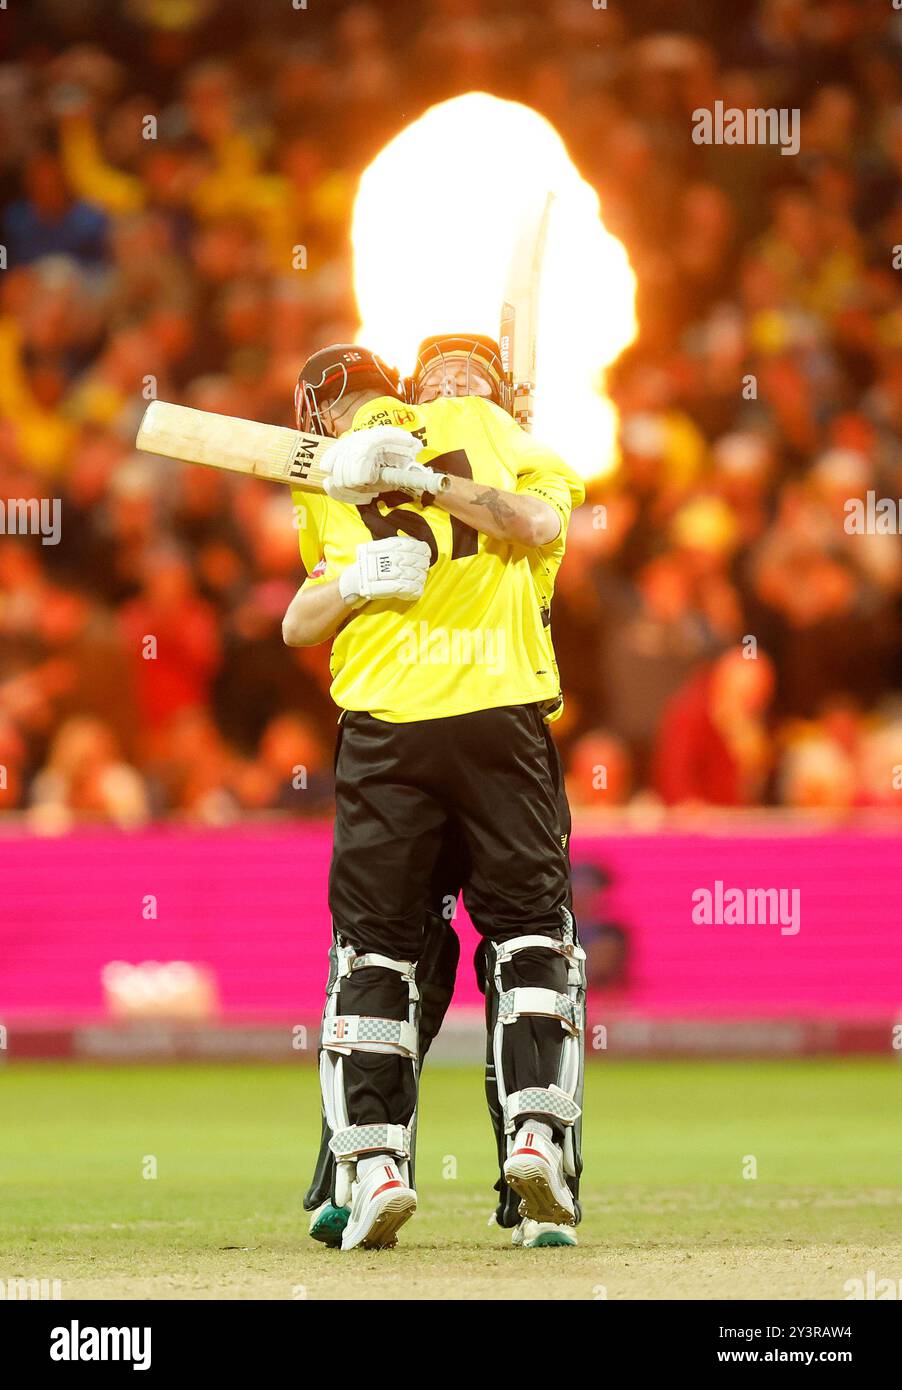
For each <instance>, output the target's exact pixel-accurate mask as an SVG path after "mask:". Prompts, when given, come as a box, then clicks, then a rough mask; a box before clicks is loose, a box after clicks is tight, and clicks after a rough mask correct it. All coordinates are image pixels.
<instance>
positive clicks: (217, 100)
mask: <svg viewBox="0 0 902 1390" xmlns="http://www.w3.org/2000/svg"><path fill="white" fill-rule="evenodd" d="M326 9H327V7H326V6H320V5H319V4H315V3H314V0H310V6H309V9H307V8H306V7H305V6H304V5H302V4H298V5H297V7H294V6H291V5H288V4H283V3H278V4H276V3H272V4H269V3H262V4H260V5H255V6H250V5H247V4H244V3H238V0H181V3H178V4H173V3H170V0H122V3H118V4H111V3H107V2H106V0H33V3H31V4H30V5H29V6H27V7H23V6H15V7H10V9H9V10H8V11H5V12H4V20H3V22H4V28H3V30H2V32H0V203H2V212H0V246H2V247H3V248H4V250H3V254H4V257H5V265H4V266H3V268H2V269H0V499H14V498H20V497H24V498H35V497H47V498H60V499H61V502H62V527H61V537H60V543H59V544H58V545H46V546H45V545H42V544H41V543H40V540H39V539H38V538H36V537H33V536H29V537H21V536H14V535H10V534H6V535H3V534H0V806H3V807H4V808H5V809H7V810H19V811H26V812H27V813H28V814H29V815H30V816H31V817H32V818H33V819H34V820H35V822H36V823H38V824H39V825H44V826H47V827H49V828H54V827H56V826H64V825H66V824H68V823H69V822H70V821H71V820H72V819H73V818H84V819H86V820H95V821H109V822H114V823H117V824H122V825H140V824H142V823H144V822H146V821H148V820H149V819H154V818H157V817H160V816H166V815H178V816H189V817H193V818H198V819H201V820H203V821H207V822H211V823H223V822H227V821H228V820H230V819H231V818H234V817H236V816H239V815H244V814H247V813H266V812H287V813H290V814H299V815H307V814H311V815H318V814H323V813H324V812H327V811H328V807H329V804H330V795H331V784H330V776H331V745H332V741H333V733H334V727H335V710H334V708H333V706H332V704H331V701H330V699H329V696H328V684H329V671H328V648H327V647H324V648H316V649H310V650H289V649H287V648H286V647H285V646H284V645H283V643H282V639H281V632H280V623H281V618H282V615H283V613H284V610H285V608H286V607H287V604H288V602H289V600H290V598H291V596H292V594H293V592H294V590H295V587H296V584H297V581H298V555H297V538H296V534H295V533H294V531H293V529H292V519H291V511H290V505H289V501H288V498H287V496H286V495H285V494H284V493H282V491H281V490H280V489H275V488H273V487H271V486H269V487H267V486H266V485H264V484H259V483H256V482H254V481H252V480H245V479H236V478H234V477H232V478H228V479H224V478H222V477H221V476H219V475H217V474H215V473H210V472H207V471H205V470H202V469H197V468H188V467H178V466H175V465H173V466H166V465H164V464H162V463H160V462H155V461H153V460H150V459H148V458H146V457H145V456H142V455H136V454H135V453H134V449H133V440H134V434H135V430H136V427H137V423H138V421H139V419H140V416H141V414H142V412H143V409H144V407H145V406H146V404H147V401H148V399H151V398H152V397H154V396H157V397H160V398H162V399H166V400H177V401H181V402H183V403H185V404H189V405H193V406H197V407H199V408H202V409H205V410H214V411H222V412H224V413H227V414H232V415H240V416H246V417H250V418H256V419H260V420H268V421H272V422H274V423H285V424H288V423H292V419H291V398H292V390H293V385H294V381H295V377H296V374H297V370H298V365H299V363H300V361H301V360H302V359H303V358H304V357H305V356H306V355H307V354H308V353H309V352H311V351H313V350H315V349H316V348H317V347H319V346H321V345H323V344H324V343H327V342H330V341H335V340H339V339H342V338H347V337H348V336H351V335H352V334H353V331H354V327H355V322H356V320H355V310H354V304H353V298H352V290H351V274H350V247H349V236H348V231H349V218H350V210H351V205H352V201H353V196H354V190H355V186H356V180H357V178H358V176H359V173H360V172H361V170H362V169H363V168H364V167H365V165H366V164H367V163H368V162H369V160H370V159H371V158H372V157H373V156H374V154H375V153H376V152H377V151H378V150H379V148H381V146H382V145H383V144H384V143H385V141H386V140H387V139H388V138H390V137H391V136H392V135H393V134H394V133H395V132H396V131H397V130H398V129H400V128H401V126H402V125H403V124H405V123H407V122H408V121H409V120H411V119H412V118H413V117H415V116H416V115H417V114H419V113H420V112H421V111H422V110H423V109H425V107H426V106H427V105H430V104H432V103H433V102H435V101H438V100H442V99H444V98H446V97H448V96H452V95H455V94H457V93H459V92H463V91H467V90H472V89H476V88H483V89H486V90H489V91H492V92H494V93H496V94H497V95H499V96H506V97H513V98H516V99H517V100H520V101H524V102H527V103H529V104H531V105H533V106H535V107H536V108H537V109H538V110H540V111H541V112H542V113H543V114H545V115H546V116H547V117H548V118H549V119H550V120H552V121H553V122H554V123H555V125H556V126H557V128H558V129H559V130H560V132H561V134H562V135H563V137H564V139H565V141H566V142H567V144H568V146H569V148H570V151H571V153H572V155H573V156H574V158H575V160H576V161H577V163H578V164H579V166H580V168H581V169H582V171H583V173H584V174H585V176H586V177H587V178H589V179H590V180H591V181H592V182H593V184H594V185H595V186H596V187H597V189H598V191H599V194H600V198H601V203H602V210H603V215H604V218H605V222H606V225H607V226H608V228H609V229H610V230H611V231H612V232H614V234H615V235H617V236H618V237H620V239H621V240H622V241H623V242H624V244H625V246H626V248H627V250H628V253H629V256H630V259H631V261H632V264H633V266H634V268H635V270H636V273H637V276H638V282H639V303H638V312H639V320H640V333H639V337H638V340H637V342H636V343H635V345H634V346H633V347H632V348H631V349H629V351H628V352H627V353H626V354H625V355H624V357H623V358H622V359H621V360H620V362H619V363H618V364H617V365H616V367H615V369H614V371H613V373H612V376H611V380H610V383H609V385H610V390H611V393H612V395H613V397H614V399H615V401H616V404H617V406H618V409H619V412H620V418H621V430H620V434H621V438H620V448H621V461H620V464H619V466H618V469H617V471H616V472H615V473H614V474H613V475H612V476H611V477H610V478H609V479H608V480H607V481H606V482H605V483H604V484H603V485H602V484H598V485H595V486H594V487H593V488H592V489H591V490H590V495H589V500H588V502H587V505H586V506H585V507H584V508H582V509H581V510H580V512H579V513H578V514H577V515H576V516H575V517H574V520H573V525H572V528H571V533H570V548H569V555H568V559H567V561H566V562H565V564H564V566H563V569H562V572H561V576H560V580H559V586H558V592H557V594H556V598H555V606H554V616H553V630H554V635H555V644H556V647H557V651H558V658H559V662H560V665H561V668H562V674H563V681H564V690H565V694H566V697H567V705H566V713H565V716H564V719H563V720H562V721H561V723H560V724H559V725H558V733H559V738H560V742H561V746H562V749H563V751H564V755H565V759H566V764H567V768H568V781H569V786H570V790H571V795H572V797H573V800H574V803H575V804H576V805H577V806H578V807H582V808H585V807H605V806H617V805H623V804H626V803H629V802H635V801H637V800H638V801H649V802H652V801H655V802H658V803H663V804H666V805H687V804H688V805H711V806H718V807H742V806H758V805H786V806H801V807H836V808H852V807H859V806H880V807H889V806H891V805H894V804H896V805H902V695H900V686H902V682H900V677H902V641H900V620H902V550H900V545H902V542H900V540H899V536H898V534H892V533H890V534H885V535H857V534H850V533H849V531H848V530H847V529H846V528H845V527H844V515H845V513H844V508H845V504H846V502H847V501H848V499H850V498H856V497H857V498H864V497H866V495H867V493H868V492H869V491H874V492H876V494H877V496H879V497H888V498H892V499H896V500H897V501H898V499H900V498H902V453H900V444H899V440H900V427H902V354H900V347H902V300H900V295H899V289H898V286H899V284H900V275H902V269H897V268H895V266H894V248H899V247H902V182H900V179H902V32H900V26H902V13H900V12H899V11H897V10H894V9H893V7H892V6H891V5H890V4H888V3H887V4H882V5H862V4H861V3H856V2H855V0H757V3H756V2H755V0H749V3H747V4H743V5H742V6H741V7H731V6H723V5H722V4H720V3H718V0H699V3H697V4H695V5H693V6H686V5H682V4H677V3H673V2H672V0H631V3H630V4H629V5H628V6H623V5H618V6H615V5H612V6H611V7H610V9H605V8H604V7H601V6H599V7H597V8H596V6H595V5H593V4H592V3H590V0H557V2H556V3H555V0H533V3H530V0H522V2H521V3H513V0H421V3H418V4H416V5H407V4H404V3H393V4H391V5H388V4H386V3H382V4H375V3H366V0H363V2H360V0H358V2H357V3H346V4H340V3H339V4H330V5H329V6H328V12H326ZM687 12H689V13H687ZM716 100H722V101H723V102H724V103H725V105H726V106H728V107H729V106H734V107H739V108H743V109H745V108H750V107H770V106H779V107H789V108H798V109H799V110H800V112H801V150H800V153H799V154H798V155H797V156H794V157H785V156H782V155H781V154H780V150H779V148H775V147H773V146H761V145H759V146H744V147H742V146H736V145H717V144H713V145H708V146H705V145H698V144H695V143H694V142H693V141H692V138H691V131H692V112H693V111H694V110H696V109H697V108H701V107H706V108H710V107H712V106H713V104H714V102H715V101H716ZM503 157H504V152H503V150H499V151H498V158H499V160H500V159H503ZM299 246H303V247H304V254H303V257H302V263H299V260H298V255H297V249H296V248H297V247H299ZM898 260H899V252H898V250H897V251H896V261H897V263H898ZM460 327H466V325H460ZM374 346H376V347H378V344H374ZM10 529H11V528H10V527H8V526H7V528H6V530H7V532H8V531H9V530H10ZM148 642H151V643H155V647H154V648H153V650H152V651H151V650H149V649H148ZM148 656H150V657H152V659H147V658H148Z"/></svg>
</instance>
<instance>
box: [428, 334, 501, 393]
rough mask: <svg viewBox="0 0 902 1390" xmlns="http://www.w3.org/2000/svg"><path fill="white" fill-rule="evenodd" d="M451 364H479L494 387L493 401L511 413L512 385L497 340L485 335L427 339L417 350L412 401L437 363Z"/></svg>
mask: <svg viewBox="0 0 902 1390" xmlns="http://www.w3.org/2000/svg"><path fill="white" fill-rule="evenodd" d="M449 360H457V361H464V362H467V363H470V362H473V363H475V364H476V365H477V366H478V367H479V368H480V370H481V372H482V375H483V376H484V378H485V379H486V381H487V382H488V383H489V385H490V387H491V392H492V394H491V399H492V400H493V401H494V402H495V404H496V405H500V406H502V407H503V408H504V409H505V410H510V409H511V391H510V381H509V379H508V376H507V373H506V372H505V370H504V365H503V363H502V361H501V349H500V348H499V347H498V344H497V343H496V342H495V340H494V338H488V337H486V336H485V335H484V334H482V333H437V334H435V335H434V336H433V337H431V338H424V339H423V341H422V342H421V343H420V346H419V347H418V348H417V364H416V366H415V368H414V370H413V375H412V376H411V378H410V386H409V391H410V395H411V398H412V399H414V400H415V399H416V394H417V387H418V384H419V382H420V380H421V379H422V377H423V375H424V373H425V372H426V371H427V370H428V369H429V368H430V367H434V366H435V364H436V362H442V363H444V362H446V361H449Z"/></svg>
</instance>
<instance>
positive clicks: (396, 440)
mask: <svg viewBox="0 0 902 1390" xmlns="http://www.w3.org/2000/svg"><path fill="white" fill-rule="evenodd" d="M422 447H423V446H422V444H421V443H420V441H419V440H418V439H415V438H414V436H413V435H412V434H408V432H407V430H401V429H396V428H395V427H394V426H392V425H377V426H376V427H375V429H371V430H355V431H354V432H353V433H351V434H347V435H345V436H344V438H342V439H337V440H336V441H335V443H334V444H333V445H332V447H331V448H330V449H328V450H327V452H326V454H325V456H324V458H323V468H325V469H326V471H327V472H328V474H329V476H328V478H326V480H325V482H324V483H323V488H324V490H325V492H326V493H327V494H328V496H329V497H331V498H333V499H334V501H336V502H352V503H355V504H356V503H360V502H372V500H373V498H374V497H378V496H379V493H380V492H387V491H389V490H390V488H389V485H388V484H387V483H386V484H381V485H380V482H379V475H380V473H381V472H382V468H383V467H384V466H385V465H386V464H390V465H392V466H395V467H404V466H405V465H407V464H409V463H410V461H411V459H414V458H416V456H417V454H418V453H419V452H420V449H421V448H422Z"/></svg>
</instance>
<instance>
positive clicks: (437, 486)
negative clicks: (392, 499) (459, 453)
mask: <svg viewBox="0 0 902 1390" xmlns="http://www.w3.org/2000/svg"><path fill="white" fill-rule="evenodd" d="M379 477H380V479H381V480H382V481H383V482H386V483H391V485H392V487H396V488H400V489H401V490H405V489H408V488H409V489H412V490H413V491H414V492H416V493H417V494H418V495H419V494H420V493H422V492H424V491H425V492H440V491H441V490H442V488H443V487H446V486H447V483H446V481H445V479H446V478H447V474H445V473H436V472H435V471H434V470H433V469H429V470H428V472H427V473H426V478H425V480H426V481H427V482H434V486H433V487H427V488H424V486H423V482H424V469H423V465H422V464H420V465H417V466H410V465H406V466H401V467H399V468H394V467H392V468H383V469H382V472H381V473H380V475H379Z"/></svg>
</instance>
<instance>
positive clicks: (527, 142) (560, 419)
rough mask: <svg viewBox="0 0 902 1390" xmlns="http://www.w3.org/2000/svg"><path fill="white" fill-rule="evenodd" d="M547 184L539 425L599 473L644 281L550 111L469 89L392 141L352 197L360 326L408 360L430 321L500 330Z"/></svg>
mask: <svg viewBox="0 0 902 1390" xmlns="http://www.w3.org/2000/svg"><path fill="white" fill-rule="evenodd" d="M549 192H551V193H553V194H554V200H553V203H552V210H551V217H550V222H549V226H548V233H547V238H546V242H545V250H544V255H543V259H542V271H541V278H540V282H539V291H538V293H539V308H538V332H537V349H536V375H537V386H536V395H535V407H534V424H533V433H534V434H535V435H536V436H537V437H538V438H539V439H542V440H544V441H545V442H546V443H548V444H549V445H551V446H552V447H553V448H554V449H556V450H557V451H558V453H560V454H561V455H562V456H563V457H564V458H565V459H566V460H567V462H568V463H570V464H571V466H572V467H574V468H576V469H577V470H578V471H579V472H580V473H581V474H582V476H583V477H585V478H593V477H599V476H602V475H604V474H606V473H608V472H610V471H611V469H612V468H613V467H614V465H615V462H616V435H617V416H616V411H615V409H614V406H613V404H612V402H611V401H610V399H609V397H608V396H607V395H606V393H605V371H606V369H607V368H608V367H609V366H610V365H611V363H612V362H613V361H614V360H615V359H616V358H617V357H618V356H619V354H620V353H621V352H622V351H623V349H624V348H625V347H626V346H627V345H628V344H629V343H631V342H632V340H633V339H634V337H635V336H636V313H635V295H636V279H635V276H634V274H633V271H632V268H631V267H630V263H629V259H628V257H627V254H626V251H625V250H624V248H623V246H622V244H621V243H620V242H619V241H618V240H617V239H616V237H613V236H611V234H610V233H609V232H608V231H607V230H606V229H605V227H604V224H603V222H602V221H601V216H600V208H599V201H598V195H597V193H596V192H595V190H594V189H593V188H592V187H591V186H590V185H589V184H588V183H586V181H585V179H583V178H582V177H581V175H580V173H579V171H578V170H577V168H576V166H575V165H574V163H573V161H572V160H571V158H570V156H569V154H568V153H567V149H566V147H565V145H564V143H563V141H562V140H561V138H560V136H559V135H558V134H557V132H556V130H555V129H554V127H553V126H551V125H550V124H549V122H548V121H546V120H545V118H544V117H543V116H540V115H539V114H538V112H536V111H533V110H531V109H530V108H529V107H528V106H522V105H521V104H520V103H519V102H513V101H502V100H500V98H498V97H493V96H489V95H487V94H486V93H484V92H469V93H467V95H465V96H460V97H454V98H453V99H452V100H451V101H444V102H441V103H440V104H439V105H438V106H433V107H431V108H430V109H429V110H428V111H426V112H425V114H424V115H423V116H421V117H420V118H419V120H416V121H414V122H413V123H412V124H411V125H409V126H407V128H406V129H405V130H402V131H401V133H400V134H399V135H396V136H395V138H394V139H393V140H391V141H390V142H389V143H388V144H387V145H386V146H385V148H384V149H383V150H381V151H380V153H379V154H378V155H377V156H376V158H375V159H374V160H373V162H372V164H370V166H369V167H368V168H367V169H366V170H365V172H364V174H363V175H362V177H361V180H360V186H359V188H358V192H357V198H356V202H355V205H354V220H353V227H352V239H353V244H354V286H355V291H356V295H357V305H358V310H359V313H360V320H361V322H360V327H359V331H358V335H357V336H358V340H359V341H360V342H362V343H365V344H366V345H367V346H368V347H372V348H373V349H375V351H377V352H379V353H380V354H381V355H382V356H383V357H385V358H387V359H388V360H389V361H391V362H393V363H394V364H395V365H396V366H398V367H399V368H400V369H401V370H402V371H404V372H407V371H410V370H411V368H412V367H413V364H414V357H415V353H416V348H417V344H418V343H419V342H420V340H421V339H422V338H425V337H426V336H427V335H429V334H431V333H445V332H448V333H452V332H453V333H461V332H467V331H470V332H477V333H486V334H488V335H489V336H491V337H493V338H495V339H497V338H498V334H499V326H500V311H501V303H502V299H503V296H504V290H505V282H506V278H507V273H508V269H509V266H510V264H511V260H512V257H513V253H514V248H515V246H516V243H517V238H518V232H519V230H520V228H521V227H522V226H523V225H524V224H525V223H526V222H527V219H529V218H532V217H534V215H535V209H536V205H537V202H538V204H539V206H541V205H542V204H543V203H544V201H545V198H546V197H547V194H548V193H549Z"/></svg>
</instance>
